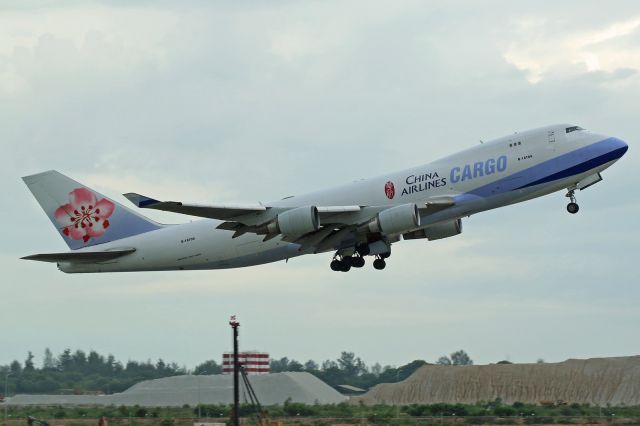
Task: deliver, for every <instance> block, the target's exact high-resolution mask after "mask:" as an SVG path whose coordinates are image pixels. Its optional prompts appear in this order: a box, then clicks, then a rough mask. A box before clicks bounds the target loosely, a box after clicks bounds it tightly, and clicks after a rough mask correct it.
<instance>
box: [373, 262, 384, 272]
mask: <svg viewBox="0 0 640 426" xmlns="http://www.w3.org/2000/svg"><path fill="white" fill-rule="evenodd" d="M385 266H387V262H385V261H384V259H376V260H374V261H373V267H374V268H376V269H377V270H379V271H381V270H383V269H384V268H385Z"/></svg>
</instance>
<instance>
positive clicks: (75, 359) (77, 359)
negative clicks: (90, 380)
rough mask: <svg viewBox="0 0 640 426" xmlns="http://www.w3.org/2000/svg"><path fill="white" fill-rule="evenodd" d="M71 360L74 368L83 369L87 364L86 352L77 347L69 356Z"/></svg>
mask: <svg viewBox="0 0 640 426" xmlns="http://www.w3.org/2000/svg"><path fill="white" fill-rule="evenodd" d="M71 362H72V365H73V369H74V370H76V371H84V369H85V367H86V366H87V354H86V353H84V351H81V350H80V349H78V350H76V351H75V352H74V353H73V355H72V356H71Z"/></svg>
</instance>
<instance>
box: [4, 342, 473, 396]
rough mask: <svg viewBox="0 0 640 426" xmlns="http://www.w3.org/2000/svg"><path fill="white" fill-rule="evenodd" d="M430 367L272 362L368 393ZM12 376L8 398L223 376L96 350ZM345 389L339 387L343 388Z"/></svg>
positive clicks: (48, 356) (459, 358)
mask: <svg viewBox="0 0 640 426" xmlns="http://www.w3.org/2000/svg"><path fill="white" fill-rule="evenodd" d="M437 363H439V364H446V365H466V364H472V363H473V361H472V360H471V359H470V358H469V356H468V355H467V354H466V352H464V351H457V352H454V353H453V354H451V357H441V358H440V359H438V361H437ZM425 364H427V362H426V361H423V360H416V361H413V362H410V363H409V364H406V365H403V366H400V367H393V366H389V365H387V366H381V365H380V364H379V363H375V364H373V365H371V366H367V365H366V364H365V362H364V361H363V360H362V359H361V358H360V357H357V356H356V355H355V354H354V353H353V352H346V351H345V352H342V353H341V354H340V357H338V358H337V359H336V360H326V361H323V362H322V363H321V364H318V363H317V362H315V361H313V360H309V361H307V362H305V363H304V364H302V363H300V362H298V361H296V360H293V359H291V360H290V359H289V358H287V357H284V358H280V359H274V360H272V361H271V371H272V372H274V373H278V372H284V371H293V372H296V371H306V372H309V373H311V374H313V375H314V376H316V377H318V378H319V379H321V380H323V381H324V382H326V383H328V384H329V385H331V386H333V387H336V388H338V387H339V385H351V386H356V387H360V388H363V389H368V388H370V387H372V386H374V385H376V384H378V383H393V382H397V381H401V380H404V379H406V378H407V377H409V376H410V375H411V374H413V372H414V371H415V370H417V369H418V368H420V367H422V366H423V365H425ZM0 371H2V372H3V375H5V373H8V376H7V383H8V386H7V387H8V393H9V394H10V395H12V394H16V393H51V394H58V393H69V394H71V393H76V394H82V393H87V392H102V393H105V394H110V393H116V392H122V391H124V390H125V389H127V388H129V387H131V386H132V385H134V384H135V383H138V382H140V381H143V380H150V379H159V378H162V377H169V376H177V375H182V374H220V373H222V366H221V365H220V364H218V363H217V362H216V361H214V360H208V361H205V362H203V363H201V364H199V365H197V366H196V367H195V368H194V369H193V370H188V369H187V368H186V367H184V366H182V367H181V366H179V365H178V364H176V363H175V362H171V363H167V362H165V361H163V360H162V359H158V360H157V361H155V362H152V361H151V360H147V361H145V362H138V361H127V362H126V363H123V362H121V361H118V360H116V359H115V357H114V356H113V355H106V356H105V355H101V354H99V353H98V352H96V351H89V352H88V353H87V352H85V351H82V350H80V349H78V350H76V351H72V350H71V349H65V350H64V351H63V352H62V353H60V354H58V355H57V356H54V355H53V353H52V352H51V351H50V350H49V349H46V350H45V352H44V357H43V361H42V364H41V366H36V365H35V363H34V356H33V354H32V353H31V352H29V353H28V355H27V358H26V359H25V361H24V362H20V361H17V360H15V361H13V362H12V363H11V364H10V365H8V366H4V367H0ZM338 389H339V388H338Z"/></svg>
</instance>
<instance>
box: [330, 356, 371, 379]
mask: <svg viewBox="0 0 640 426" xmlns="http://www.w3.org/2000/svg"><path fill="white" fill-rule="evenodd" d="M337 361H338V366H339V367H340V370H342V371H344V373H345V375H346V376H347V377H356V376H359V375H361V374H362V373H364V372H366V371H367V366H366V365H365V363H364V362H363V361H362V360H361V359H360V358H357V357H356V355H355V354H354V353H353V352H346V351H343V352H342V353H341V354H340V358H338V360H337Z"/></svg>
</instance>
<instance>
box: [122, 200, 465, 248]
mask: <svg viewBox="0 0 640 426" xmlns="http://www.w3.org/2000/svg"><path fill="white" fill-rule="evenodd" d="M124 196H125V197H126V198H127V199H129V200H130V201H131V202H132V203H134V204H135V205H136V206H138V207H140V208H147V209H155V210H162V211H169V212H173V213H180V214H186V215H190V216H198V217H203V218H209V219H217V220H222V221H223V222H222V223H221V224H219V225H218V226H217V228H218V229H223V230H227V231H232V232H233V238H237V237H239V236H241V235H243V234H245V233H253V234H258V235H265V237H264V240H265V241H266V240H269V239H271V238H274V237H276V236H278V235H280V236H281V237H282V238H283V239H284V240H285V241H290V242H298V241H302V240H304V241H305V245H307V244H308V245H317V244H319V243H320V242H321V241H326V240H327V239H329V238H330V240H331V241H333V240H335V241H338V240H340V239H341V238H351V236H352V235H353V233H354V232H355V233H359V232H360V231H359V230H360V229H362V228H361V226H362V225H363V224H365V223H367V222H369V221H370V220H372V219H373V218H375V217H376V215H377V214H378V213H380V212H381V211H383V210H386V209H388V208H390V207H392V206H357V205H348V206H308V207H312V211H313V209H315V210H316V211H317V219H318V222H319V223H317V226H315V227H313V228H311V229H309V230H308V231H305V232H304V233H303V234H295V235H284V233H281V232H280V231H279V230H278V229H277V228H276V227H275V226H274V222H277V220H279V219H278V218H279V216H280V215H281V214H283V213H285V212H287V211H288V210H294V209H298V207H279V206H278V207H273V206H265V205H263V204H208V205H204V204H188V203H183V202H179V201H159V200H156V199H153V198H151V197H147V196H144V195H140V194H136V193H128V194H124ZM453 205H455V199H454V198H453V197H451V196H440V197H433V198H430V199H428V200H427V201H426V202H424V203H422V204H418V205H417V206H416V207H417V208H418V210H419V211H420V214H421V215H424V214H433V213H435V212H438V211H440V210H443V209H445V208H448V207H451V206H453ZM285 214H286V213H285Z"/></svg>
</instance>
